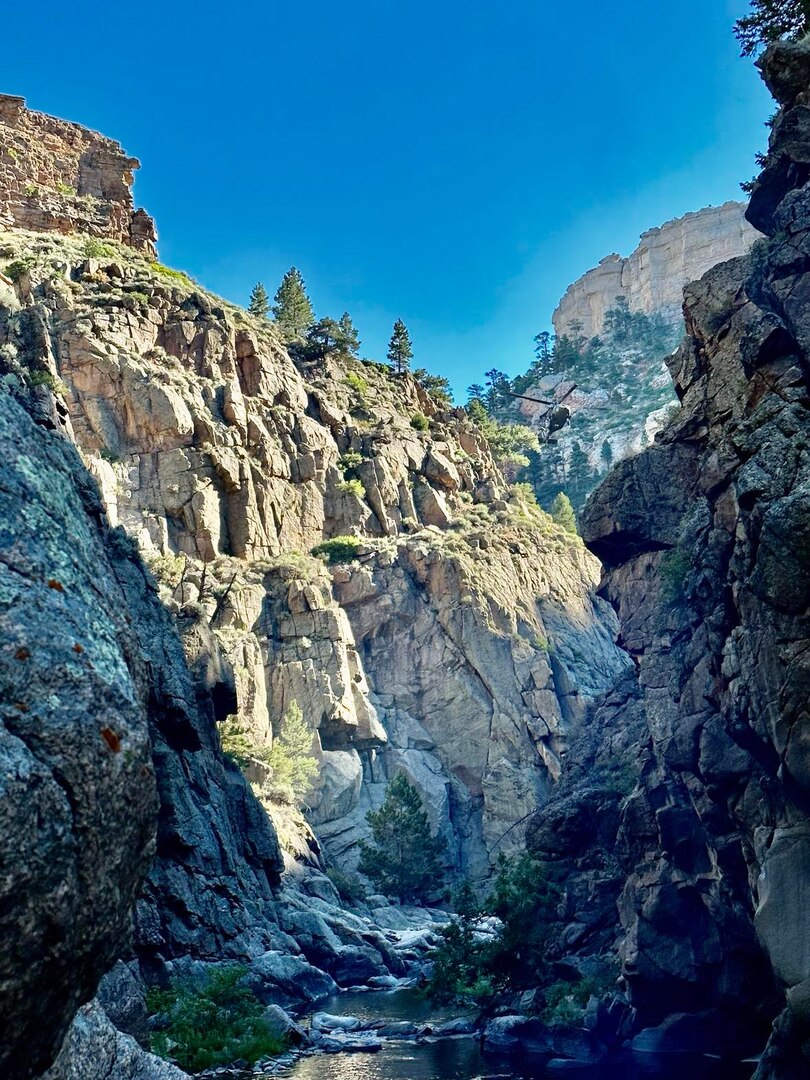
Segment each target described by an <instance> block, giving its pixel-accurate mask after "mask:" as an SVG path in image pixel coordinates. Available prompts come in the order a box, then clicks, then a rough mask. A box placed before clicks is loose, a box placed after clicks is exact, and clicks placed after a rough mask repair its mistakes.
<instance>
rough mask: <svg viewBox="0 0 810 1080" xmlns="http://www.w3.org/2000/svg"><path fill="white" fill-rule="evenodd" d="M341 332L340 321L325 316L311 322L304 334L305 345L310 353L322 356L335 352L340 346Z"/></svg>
mask: <svg viewBox="0 0 810 1080" xmlns="http://www.w3.org/2000/svg"><path fill="white" fill-rule="evenodd" d="M342 333H343V331H342V330H341V328H340V323H338V322H335V320H334V319H330V318H328V317H326V318H323V319H318V321H317V322H315V323H312V325H311V326H310V327H309V329H308V330H307V334H306V341H307V345H309V347H310V350H311V352H312V355H313V356H320V357H324V356H328V355H329V353H331V352H335V351H336V350H337V349H338V348H339V347H340V346H339V343H340V340H341V337H342ZM308 351H309V350H308Z"/></svg>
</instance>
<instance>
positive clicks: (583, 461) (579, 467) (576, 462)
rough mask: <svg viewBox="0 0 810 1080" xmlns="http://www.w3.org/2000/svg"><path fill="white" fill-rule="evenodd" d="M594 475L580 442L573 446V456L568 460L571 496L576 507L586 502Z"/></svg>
mask: <svg viewBox="0 0 810 1080" xmlns="http://www.w3.org/2000/svg"><path fill="white" fill-rule="evenodd" d="M592 476H593V473H592V471H591V463H590V461H589V460H588V455H587V454H586V453H585V451H584V450H583V449H582V446H581V445H580V443H578V442H574V443H572V444H571V454H570V457H569V459H568V478H569V488H568V490H569V491H570V492H571V496H572V499H573V502H574V505H575V506H578V507H579V506H581V505H582V504H583V503H584V502H585V498H586V496H587V493H588V489H589V485H590V481H591V478H592Z"/></svg>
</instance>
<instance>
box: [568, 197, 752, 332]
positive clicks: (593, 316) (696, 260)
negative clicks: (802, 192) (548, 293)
mask: <svg viewBox="0 0 810 1080" xmlns="http://www.w3.org/2000/svg"><path fill="white" fill-rule="evenodd" d="M756 238H757V231H756V229H755V228H753V227H752V226H751V225H750V224H749V222H748V221H747V220H746V218H745V204H744V203H739V202H726V203H723V205H722V206H707V207H705V208H704V209H703V210H697V211H695V212H694V213H691V214H685V215H684V216H683V217H681V218H675V219H674V220H673V221H667V222H666V223H665V224H664V225H661V226H660V227H659V228H656V229H648V230H647V232H645V233H642V235H641V239H640V242H639V245H638V247H637V248H636V250H635V251H634V252H633V253H632V255H629V256H628V257H627V258H623V257H622V256H621V255H615V254H614V255H608V256H607V257H606V258H604V259H602V261H601V262H600V263H599V265H598V266H595V267H594V268H593V269H592V270H588V271H587V273H585V274H583V275H582V277H581V278H578V280H577V281H575V282H574V283H573V285H569V287H568V289H567V290H566V292H565V295H564V296H563V298H562V300H561V301H560V303H559V305H558V306H557V308H556V310H555V311H554V314H553V315H552V320H551V321H552V323H553V324H554V332H555V333H556V334H558V335H562V334H568V333H571V330H572V327H573V326H574V324H576V323H581V325H582V329H581V331H580V332H581V333H582V334H584V336H585V337H586V338H591V337H594V336H595V335H598V334H601V333H602V331H603V330H604V326H605V312H606V311H608V310H609V309H610V308H612V307H615V305H616V298H617V297H623V298H624V299H626V300H627V302H628V304H629V307H630V310H631V311H640V312H643V313H644V314H646V315H652V314H654V313H658V314H662V315H664V316H666V317H667V318H668V319H670V320H673V321H676V322H679V321H680V312H681V305H682V303H683V287H684V285H687V284H688V283H689V282H690V281H695V280H696V279H697V278H699V277H701V276H702V275H703V274H705V273H706V271H707V270H709V269H711V267H713V266H716V265H717V263H720V262H725V261H726V260H727V259H733V258H736V257H737V256H739V255H744V254H745V253H746V252H747V251H748V249H749V248H750V247H751V245H752V244H753V242H754V241H755V240H756Z"/></svg>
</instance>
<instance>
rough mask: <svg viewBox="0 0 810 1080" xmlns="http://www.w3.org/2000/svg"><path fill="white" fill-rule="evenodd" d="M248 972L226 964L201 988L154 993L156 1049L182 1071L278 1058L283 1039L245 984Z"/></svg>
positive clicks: (180, 985)
mask: <svg viewBox="0 0 810 1080" xmlns="http://www.w3.org/2000/svg"><path fill="white" fill-rule="evenodd" d="M246 974H247V968H245V967H244V966H242V965H241V964H226V965H223V966H221V967H217V968H211V969H209V971H208V973H207V974H206V976H205V978H204V979H203V980H202V981H201V982H200V983H198V984H195V983H193V982H191V981H176V982H172V983H171V984H170V985H169V987H168V988H167V989H152V990H150V991H149V993H148V994H147V998H146V1004H147V1008H148V1009H149V1012H150V1014H152V1015H153V1016H156V1017H157V1026H158V1030H156V1031H154V1033H153V1035H152V1040H151V1041H152V1050H153V1052H154V1053H156V1054H158V1055H159V1056H160V1057H162V1058H165V1059H167V1060H168V1061H173V1062H175V1063H176V1064H177V1065H178V1066H179V1067H180V1068H181V1069H187V1070H190V1071H192V1072H199V1071H200V1070H202V1069H210V1068H212V1067H213V1066H216V1065H228V1064H230V1063H231V1062H232V1061H238V1060H239V1059H243V1060H245V1061H248V1062H249V1063H250V1064H251V1065H253V1064H254V1063H255V1062H256V1061H258V1060H259V1059H260V1058H264V1057H271V1056H273V1055H275V1054H280V1053H281V1052H282V1051H283V1050H284V1049H285V1044H284V1040H283V1038H281V1037H280V1036H279V1035H278V1034H277V1032H276V1031H275V1030H274V1029H273V1028H272V1027H271V1026H270V1024H268V1022H267V1021H266V1020H264V1019H263V1015H262V1014H263V1012H264V1007H263V1006H262V1004H261V1002H260V1001H259V1000H258V999H257V997H256V996H255V994H254V993H253V991H252V990H250V988H249V987H248V986H246V985H245V982H244V979H245V975H246Z"/></svg>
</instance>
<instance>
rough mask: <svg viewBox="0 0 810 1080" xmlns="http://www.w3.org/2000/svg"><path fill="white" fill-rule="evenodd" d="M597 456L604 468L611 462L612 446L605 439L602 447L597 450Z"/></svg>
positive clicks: (607, 467)
mask: <svg viewBox="0 0 810 1080" xmlns="http://www.w3.org/2000/svg"><path fill="white" fill-rule="evenodd" d="M599 456H600V457H601V459H602V461H603V462H604V463H605V468H606V469H609V468H610V466H611V465H612V464H613V448H612V447H611V445H610V443H609V442H608V440H607V439H605V441H604V442H603V443H602V449H601V450H600V451H599Z"/></svg>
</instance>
